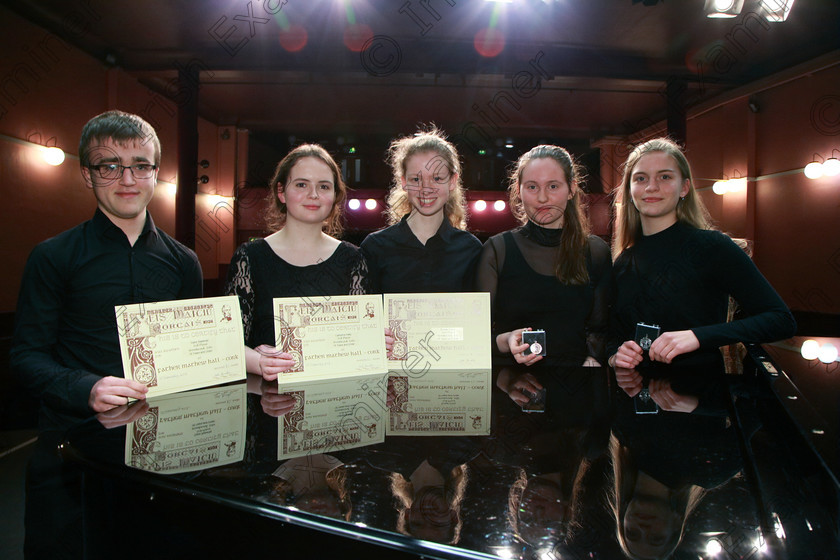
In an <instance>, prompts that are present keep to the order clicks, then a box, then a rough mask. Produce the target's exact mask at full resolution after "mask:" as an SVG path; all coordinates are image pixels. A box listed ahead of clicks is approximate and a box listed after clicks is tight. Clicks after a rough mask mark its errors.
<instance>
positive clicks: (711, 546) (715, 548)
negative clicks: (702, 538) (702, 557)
mask: <svg viewBox="0 0 840 560" xmlns="http://www.w3.org/2000/svg"><path fill="white" fill-rule="evenodd" d="M722 551H723V547H722V546H721V545H720V541H719V540H717V539H711V540H710V541H709V542H707V543H706V556H717V555H718V554H720V553H721V552H722Z"/></svg>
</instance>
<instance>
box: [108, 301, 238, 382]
mask: <svg viewBox="0 0 840 560" xmlns="http://www.w3.org/2000/svg"><path fill="white" fill-rule="evenodd" d="M114 309H115V311H116V314H117V326H118V330H119V337H120V351H121V352H122V363H123V372H124V374H125V378H126V379H133V380H135V381H139V382H140V383H142V384H144V385H146V386H147V387H148V388H149V392H148V393H146V397H147V398H149V397H154V396H159V395H167V394H169V393H177V392H179V391H187V390H189V389H199V388H202V387H210V386H213V385H219V384H221V383H227V382H229V381H238V380H240V379H245V346H244V344H243V336H242V317H241V315H240V312H239V300H238V299H237V298H236V296H223V297H214V298H201V299H182V300H177V301H160V302H155V303H141V304H136V305H121V306H118V307H115V308H114Z"/></svg>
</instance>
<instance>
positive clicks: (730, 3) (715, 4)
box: [703, 0, 744, 18]
mask: <svg viewBox="0 0 840 560" xmlns="http://www.w3.org/2000/svg"><path fill="white" fill-rule="evenodd" d="M743 7H744V0H706V5H705V6H703V11H704V12H706V17H707V18H734V17H736V16H737V15H738V14H740V13H741V9H742V8H743Z"/></svg>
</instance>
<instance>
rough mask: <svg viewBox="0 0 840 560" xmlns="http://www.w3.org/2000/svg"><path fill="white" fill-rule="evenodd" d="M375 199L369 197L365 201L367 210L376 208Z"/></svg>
mask: <svg viewBox="0 0 840 560" xmlns="http://www.w3.org/2000/svg"><path fill="white" fill-rule="evenodd" d="M376 206H377V204H376V199H373V198H369V199H367V200H366V201H365V208H367V209H368V210H376Z"/></svg>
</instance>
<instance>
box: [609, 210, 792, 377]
mask: <svg viewBox="0 0 840 560" xmlns="http://www.w3.org/2000/svg"><path fill="white" fill-rule="evenodd" d="M613 286H614V288H613V289H614V296H615V300H614V304H613V307H612V321H611V326H610V330H611V336H610V338H611V341H610V353H611V354H612V353H615V352H616V351H617V349H618V347H619V346H620V345H621V344H622V343H623V342H624V341H626V340H633V339H634V336H635V332H636V323H637V322H643V323H646V324H655V325H659V327H660V328H661V332H663V333H664V332H671V331H681V330H688V329H691V330H692V331H693V332H694V335H695V336H696V337H697V340H698V341H699V342H700V348H699V349H698V350H697V351H695V352H691V353H688V354H683V355H681V356H678V357H677V358H675V359H674V360H673V364H675V365H676V364H682V365H708V366H710V367H713V368H714V371H718V370H720V369H721V368H722V364H723V358H722V357H721V353H720V351H719V350H718V348H719V347H720V346H722V345H724V344H731V343H733V342H755V343H759V342H771V341H774V340H780V339H783V338H787V337H790V336H793V335H794V333H795V331H796V323H795V321H794V319H793V316H792V315H791V313H790V310H789V309H788V308H787V306H786V305H785V303H784V302H783V301H782V299H781V298H780V297H779V295H778V294H777V293H776V291H775V290H774V289H773V287H772V286H771V285H770V284H769V283H768V282H767V280H766V279H765V278H764V276H762V275H761V272H759V270H758V269H757V268H756V266H755V264H753V262H752V260H750V258H749V257H748V256H747V255H746V253H744V251H743V250H742V249H741V248H740V247H738V246H737V245H736V244H735V242H733V241H732V240H731V239H730V238H729V237H727V236H726V235H724V234H722V233H720V232H718V231H713V230H701V229H697V228H696V227H693V226H691V225H688V224H684V223H682V222H677V223H676V224H674V225H673V226H671V227H669V228H667V229H665V230H663V231H661V232H659V233H656V234H654V235H649V236H644V237H641V238H640V239H639V240H638V241H637V243H636V244H635V245H634V246H632V247H630V248H629V249H627V250H625V251H624V252H622V253H621V255H619V257H618V258H617V259H616V261H615V264H614V265H613ZM730 295H731V296H732V297H733V298H735V300H736V301H737V302H738V305H739V306H740V309H741V310H742V311H743V313H744V315H745V318H744V319H739V320H735V321H732V322H729V323H727V322H726V312H727V308H728V304H729V296H730ZM648 361H649V359H648V358H647V355H646V357H645V363H643V364H641V365H642V366H643V367H642V368H640V371H642V370H643V369H646V368H648V367H650V366H649V364H647V363H646V362H648ZM662 365H663V364H659V363H657V364H656V367H655V369H661V366H662Z"/></svg>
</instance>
